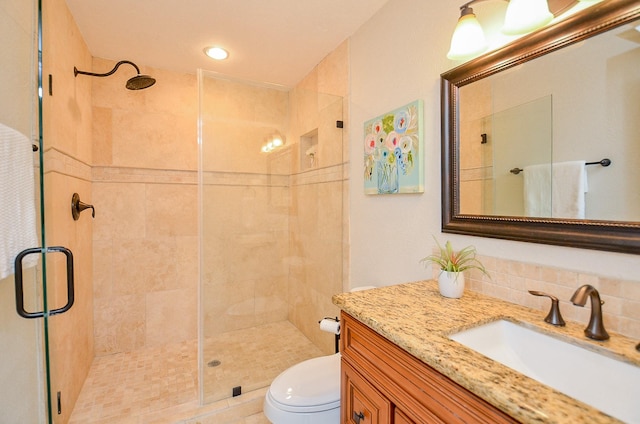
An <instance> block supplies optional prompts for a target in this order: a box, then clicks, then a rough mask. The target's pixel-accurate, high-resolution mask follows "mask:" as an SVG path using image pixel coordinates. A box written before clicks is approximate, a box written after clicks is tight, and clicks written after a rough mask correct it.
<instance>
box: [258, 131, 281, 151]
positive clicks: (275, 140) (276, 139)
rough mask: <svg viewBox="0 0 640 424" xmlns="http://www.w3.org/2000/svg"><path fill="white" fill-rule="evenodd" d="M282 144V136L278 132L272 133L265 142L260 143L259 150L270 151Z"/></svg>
mask: <svg viewBox="0 0 640 424" xmlns="http://www.w3.org/2000/svg"><path fill="white" fill-rule="evenodd" d="M284 144H285V142H284V137H282V136H281V135H280V134H274V135H272V136H271V137H269V138H268V139H267V141H266V142H265V144H263V145H262V148H260V151H261V152H262V153H270V152H272V151H274V150H276V149H279V148H281V147H283V146H284Z"/></svg>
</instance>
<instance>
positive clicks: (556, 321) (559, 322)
mask: <svg viewBox="0 0 640 424" xmlns="http://www.w3.org/2000/svg"><path fill="white" fill-rule="evenodd" d="M529 293H531V294H532V295H534V296H544V297H548V298H549V299H551V309H550V310H549V313H548V314H547V316H546V317H545V318H544V321H545V322H548V323H549V324H551V325H556V326H558V327H564V326H565V322H564V320H563V319H562V314H560V303H559V302H558V298H557V297H555V296H553V295H550V294H547V293H544V292H541V291H537V290H529Z"/></svg>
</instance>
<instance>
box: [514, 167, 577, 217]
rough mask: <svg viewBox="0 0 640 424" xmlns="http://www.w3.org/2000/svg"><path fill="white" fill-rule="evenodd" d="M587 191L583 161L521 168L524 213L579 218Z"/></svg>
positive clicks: (535, 215)
mask: <svg viewBox="0 0 640 424" xmlns="http://www.w3.org/2000/svg"><path fill="white" fill-rule="evenodd" d="M587 191H588V184H587V172H586V168H585V161H569V162H557V163H547V164H542V165H531V166H525V167H524V203H525V205H524V209H525V215H526V216H531V217H544V218H551V217H552V218H576V219H583V218H584V217H585V193H586V192H587Z"/></svg>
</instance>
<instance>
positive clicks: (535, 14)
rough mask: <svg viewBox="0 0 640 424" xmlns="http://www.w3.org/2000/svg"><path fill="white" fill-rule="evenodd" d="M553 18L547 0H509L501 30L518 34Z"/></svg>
mask: <svg viewBox="0 0 640 424" xmlns="http://www.w3.org/2000/svg"><path fill="white" fill-rule="evenodd" d="M552 19H553V14H552V13H551V12H549V5H548V4H547V0H510V1H509V6H507V13H506V15H505V17H504V27H502V32H503V33H504V34H507V35H520V34H526V33H528V32H531V31H534V30H536V29H538V28H542V27H543V26H545V25H546V24H548V23H549V22H551V20H552Z"/></svg>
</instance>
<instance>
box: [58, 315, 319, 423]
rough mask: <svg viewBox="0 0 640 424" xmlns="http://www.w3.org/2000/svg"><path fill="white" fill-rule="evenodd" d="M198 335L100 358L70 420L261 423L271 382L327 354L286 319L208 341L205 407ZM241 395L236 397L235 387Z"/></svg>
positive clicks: (264, 420) (89, 421) (92, 421)
mask: <svg viewBox="0 0 640 424" xmlns="http://www.w3.org/2000/svg"><path fill="white" fill-rule="evenodd" d="M197 350H198V347H197V341H195V340H194V341H189V342H182V343H176V344H171V345H166V346H162V347H157V348H145V349H140V350H137V351H133V352H125V353H118V354H114V355H108V356H102V357H97V358H95V359H94V361H93V364H92V366H91V369H90V371H89V375H88V376H87V379H86V381H85V384H84V386H83V389H82V392H81V393H80V397H79V399H78V401H77V403H76V406H75V409H74V411H73V413H72V415H71V420H70V421H69V422H70V424H106V423H109V424H151V423H153V424H178V423H179V424H213V423H216V424H227V423H228V424H262V423H268V421H267V420H266V418H264V415H262V399H263V398H264V394H265V392H266V389H265V388H266V387H267V386H268V385H269V384H270V383H271V381H272V380H273V379H274V378H275V377H276V376H277V375H278V374H279V373H280V372H282V371H283V370H285V369H286V368H288V367H290V366H291V365H293V364H296V363H298V362H300V361H303V360H305V359H309V358H313V357H316V356H320V355H322V354H323V353H322V352H321V351H320V350H319V349H318V348H317V347H316V346H315V345H313V344H312V343H311V341H309V339H307V338H306V337H305V336H304V335H302V333H300V332H299V331H298V330H297V329H296V328H295V327H294V326H293V325H292V324H291V323H289V322H288V321H282V322H278V323H272V324H266V325H262V326H259V327H255V328H250V329H245V330H239V331H234V332H229V333H224V334H221V335H220V336H217V337H215V338H211V339H209V340H207V341H206V343H205V346H204V356H205V363H208V362H211V361H214V360H216V361H220V364H219V365H217V366H213V367H211V366H206V367H205V369H204V388H205V390H204V391H205V396H204V397H205V406H203V407H200V406H199V405H198V365H197V357H198V355H197ZM234 386H242V392H243V394H242V395H241V396H238V397H233V398H231V397H230V396H231V392H232V388H233V387H234Z"/></svg>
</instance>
